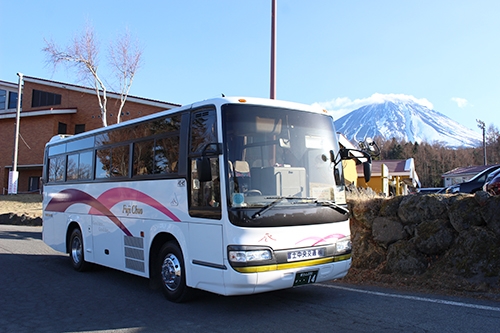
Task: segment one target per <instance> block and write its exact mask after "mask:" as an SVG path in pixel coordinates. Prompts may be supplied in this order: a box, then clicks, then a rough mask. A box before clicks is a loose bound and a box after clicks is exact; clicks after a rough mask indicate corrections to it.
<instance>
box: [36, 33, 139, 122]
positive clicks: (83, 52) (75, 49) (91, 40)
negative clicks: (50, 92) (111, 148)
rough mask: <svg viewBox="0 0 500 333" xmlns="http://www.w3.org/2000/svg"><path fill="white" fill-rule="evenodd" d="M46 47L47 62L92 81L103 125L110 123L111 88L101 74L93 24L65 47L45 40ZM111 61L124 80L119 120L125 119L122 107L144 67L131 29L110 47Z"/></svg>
mask: <svg viewBox="0 0 500 333" xmlns="http://www.w3.org/2000/svg"><path fill="white" fill-rule="evenodd" d="M45 44H46V45H45V47H44V48H43V49H42V50H43V51H44V52H45V53H46V54H47V56H48V58H47V63H48V64H51V65H53V67H54V71H55V70H56V67H57V66H58V65H60V64H64V65H67V66H70V67H73V68H75V69H76V71H77V74H78V76H79V79H80V80H85V81H90V82H92V86H93V88H94V90H95V93H96V96H97V99H98V102H99V108H100V111H101V119H102V125H103V126H107V125H108V122H107V101H108V99H107V88H106V84H104V80H102V78H101V77H100V76H99V73H98V68H99V45H98V41H97V38H96V36H95V33H94V29H93V28H92V26H90V25H87V26H86V28H85V31H84V32H83V33H82V34H81V35H77V36H76V37H75V38H74V39H73V41H72V43H71V44H69V45H68V46H67V47H66V48H61V47H59V46H58V45H57V44H55V43H54V42H53V41H47V40H45ZM109 52H110V63H111V66H112V68H113V72H114V73H115V74H116V75H117V77H118V80H119V82H120V107H119V112H118V114H117V119H116V122H117V123H119V122H120V121H121V114H122V109H123V106H124V104H125V101H126V100H127V96H128V93H129V91H130V87H131V85H132V82H133V79H134V76H135V73H136V71H137V70H138V68H139V66H140V61H141V57H142V51H141V50H140V49H139V48H138V47H137V44H136V43H135V44H134V43H132V42H131V40H130V34H129V33H128V32H127V33H126V34H123V35H122V36H121V37H120V38H118V39H117V40H116V42H115V43H114V44H111V46H110V51H109Z"/></svg>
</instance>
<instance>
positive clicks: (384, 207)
mask: <svg viewBox="0 0 500 333" xmlns="http://www.w3.org/2000/svg"><path fill="white" fill-rule="evenodd" d="M403 199H404V197H403V196H401V195H399V196H396V197H392V198H389V199H386V200H384V201H382V203H381V206H380V216H386V217H397V216H398V209H399V205H400V204H401V201H402V200H403Z"/></svg>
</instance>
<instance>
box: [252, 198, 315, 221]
mask: <svg viewBox="0 0 500 333" xmlns="http://www.w3.org/2000/svg"><path fill="white" fill-rule="evenodd" d="M266 199H275V200H274V201H273V202H271V203H270V204H268V205H266V206H264V207H262V209H261V210H259V211H258V212H257V213H255V214H253V215H252V219H255V218H257V217H260V216H262V214H264V213H265V212H267V211H268V210H270V209H271V208H273V207H274V206H276V205H277V204H279V203H280V202H281V201H283V199H287V200H308V201H311V200H316V198H301V197H266Z"/></svg>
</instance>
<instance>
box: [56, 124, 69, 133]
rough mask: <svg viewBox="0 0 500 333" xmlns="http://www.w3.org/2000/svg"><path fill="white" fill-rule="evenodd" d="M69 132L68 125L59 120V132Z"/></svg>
mask: <svg viewBox="0 0 500 333" xmlns="http://www.w3.org/2000/svg"><path fill="white" fill-rule="evenodd" d="M67 133H68V125H67V124H65V123H61V122H59V126H57V134H67Z"/></svg>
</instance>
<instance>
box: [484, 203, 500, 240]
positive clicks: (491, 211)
mask: <svg viewBox="0 0 500 333" xmlns="http://www.w3.org/2000/svg"><path fill="white" fill-rule="evenodd" d="M481 217H482V218H483V219H484V220H485V221H486V226H487V227H488V228H489V229H490V230H492V231H493V232H494V233H495V235H496V236H497V237H500V195H496V196H492V197H491V198H490V199H489V200H488V201H487V202H486V203H485V205H484V207H483V208H482V209H481Z"/></svg>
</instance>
